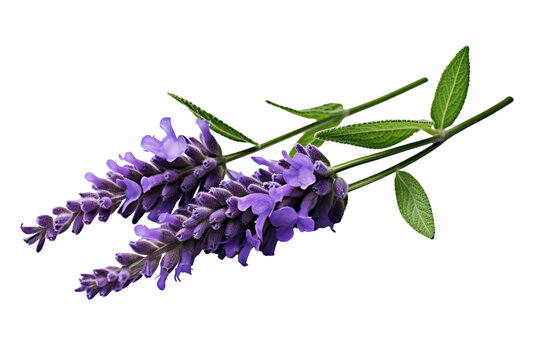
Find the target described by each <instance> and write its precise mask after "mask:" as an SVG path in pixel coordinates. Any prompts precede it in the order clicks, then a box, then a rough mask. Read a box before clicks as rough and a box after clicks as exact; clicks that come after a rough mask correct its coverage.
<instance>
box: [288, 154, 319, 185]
mask: <svg viewBox="0 0 540 360" xmlns="http://www.w3.org/2000/svg"><path fill="white" fill-rule="evenodd" d="M282 154H283V157H284V158H285V160H286V161H287V162H288V163H289V164H290V165H291V167H290V168H289V169H287V170H285V171H283V178H284V179H285V181H286V182H287V184H289V185H291V186H299V187H301V188H302V189H305V188H307V187H308V186H309V185H311V184H313V183H314V182H315V175H314V174H313V170H314V168H313V163H312V162H311V159H310V158H309V156H307V155H304V154H300V153H296V154H294V157H293V158H292V159H291V157H290V156H289V154H287V152H286V151H283V152H282Z"/></svg>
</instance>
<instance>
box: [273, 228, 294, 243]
mask: <svg viewBox="0 0 540 360" xmlns="http://www.w3.org/2000/svg"><path fill="white" fill-rule="evenodd" d="M293 235H294V230H293V228H292V227H280V228H277V229H276V237H277V239H278V240H279V241H289V240H291V239H292V237H293Z"/></svg>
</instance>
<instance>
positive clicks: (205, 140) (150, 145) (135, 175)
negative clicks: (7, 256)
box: [21, 118, 225, 252]
mask: <svg viewBox="0 0 540 360" xmlns="http://www.w3.org/2000/svg"><path fill="white" fill-rule="evenodd" d="M197 124H198V125H199V127H200V129H201V132H202V133H201V136H200V139H199V140H197V139H195V138H186V137H184V136H182V135H180V136H177V135H176V134H175V132H174V130H173V128H172V125H171V119H170V118H163V119H162V120H161V123H160V126H161V128H162V129H163V130H164V131H165V134H166V136H165V137H164V138H162V139H161V140H158V139H156V138H155V137H153V136H149V135H147V136H145V137H143V139H142V141H141V146H142V148H143V149H144V150H145V151H148V152H151V153H153V154H154V156H153V157H152V159H151V160H150V162H149V163H148V162H145V161H142V160H139V159H137V158H136V157H135V156H134V155H133V154H132V153H131V152H128V153H126V154H125V155H124V156H120V159H121V160H123V161H124V162H126V163H127V164H125V165H119V164H118V163H117V162H116V161H114V160H109V161H107V166H108V167H109V169H110V171H109V172H108V173H107V176H106V178H99V177H98V176H96V175H94V174H92V173H87V174H86V176H85V178H86V180H88V181H89V182H91V183H92V184H93V185H92V188H93V190H94V191H92V192H86V193H81V194H80V196H81V198H80V199H77V200H71V201H68V202H67V203H66V206H65V207H55V208H54V209H53V210H52V213H53V215H54V217H52V216H50V215H41V216H38V218H37V226H22V225H21V230H22V231H23V232H24V233H25V234H28V235H30V236H29V237H27V238H26V239H25V241H26V242H27V243H28V244H30V245H31V244H34V243H36V242H37V248H36V250H37V251H38V252H39V251H41V249H42V248H43V245H44V244H45V240H46V239H49V240H50V241H54V240H55V239H56V237H57V236H58V234H61V233H63V232H65V231H66V230H68V229H69V228H70V227H71V229H72V231H73V233H75V234H79V233H80V232H81V231H82V229H83V227H84V225H89V224H91V223H92V221H94V219H95V218H96V217H97V218H98V220H100V221H107V219H108V218H109V216H110V215H111V214H112V213H113V212H114V211H116V210H118V213H120V215H122V216H123V217H124V218H128V217H130V216H133V217H132V222H133V223H134V224H135V223H137V222H138V221H139V220H140V219H141V217H142V216H143V215H144V214H146V213H148V218H149V219H150V220H152V221H157V220H158V219H159V216H160V215H161V214H167V213H171V212H172V211H173V210H174V209H175V208H176V207H177V206H178V205H179V204H180V205H184V204H188V203H190V202H191V201H192V199H193V197H194V194H195V193H196V192H197V191H198V190H203V189H210V188H211V187H214V186H217V185H218V184H219V182H220V181H221V179H223V176H224V175H225V166H224V165H220V164H219V163H218V159H219V157H221V148H220V146H219V144H218V143H217V141H216V139H215V138H214V136H213V135H212V134H211V133H210V129H209V124H208V122H206V121H203V120H197Z"/></svg>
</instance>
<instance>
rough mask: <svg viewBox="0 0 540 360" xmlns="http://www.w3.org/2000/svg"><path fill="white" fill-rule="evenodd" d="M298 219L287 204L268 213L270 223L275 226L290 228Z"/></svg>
mask: <svg viewBox="0 0 540 360" xmlns="http://www.w3.org/2000/svg"><path fill="white" fill-rule="evenodd" d="M297 220H298V214H297V213H296V211H295V210H294V209H293V208H292V207H289V206H285V207H282V208H281V209H278V210H276V211H274V212H273V213H272V215H270V223H271V224H272V225H274V226H276V227H289V228H292V227H293V226H294V225H295V224H296V221H297Z"/></svg>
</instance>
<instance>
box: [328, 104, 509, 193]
mask: <svg viewBox="0 0 540 360" xmlns="http://www.w3.org/2000/svg"><path fill="white" fill-rule="evenodd" d="M512 101H514V99H513V98H512V97H510V96H509V97H507V98H506V99H504V100H502V101H501V102H499V103H498V104H495V105H493V106H492V107H490V108H489V109H487V110H486V111H484V112H482V113H480V114H478V115H476V116H473V117H472V118H470V119H468V120H466V121H464V122H462V123H461V124H458V125H456V126H454V127H453V128H451V129H449V130H448V131H446V133H445V134H443V135H441V136H439V137H431V138H427V139H424V140H420V141H417V142H415V143H411V144H408V145H409V149H412V148H414V147H417V146H421V145H417V144H419V143H421V142H422V141H424V142H425V144H428V143H430V142H434V141H433V139H434V138H437V140H438V141H437V142H435V143H434V144H433V145H431V146H429V147H427V148H426V149H424V150H422V151H420V152H418V153H416V154H415V155H413V156H411V157H409V158H407V159H405V160H403V161H402V162H400V163H397V164H396V165H394V166H391V167H389V168H387V169H385V170H383V171H381V172H378V173H376V174H374V175H371V176H369V177H367V178H365V179H362V180H358V181H356V182H353V183H351V184H349V191H353V190H356V189H359V188H361V187H363V186H366V185H368V184H371V183H373V182H375V181H377V180H380V179H382V178H384V177H386V176H388V175H391V174H393V173H394V172H396V171H397V170H399V169H402V168H404V167H406V166H408V165H410V164H412V163H414V162H415V161H417V160H420V159H421V158H423V157H424V156H426V155H427V154H429V153H430V152H432V151H433V150H435V149H436V148H438V147H439V146H441V145H442V144H443V143H444V142H445V141H446V140H448V139H450V138H451V137H452V136H454V135H456V134H458V133H460V132H462V131H463V130H465V129H467V128H468V127H470V126H472V125H474V124H476V123H478V122H480V121H482V120H484V119H485V118H487V117H488V116H491V115H493V114H495V113H496V112H497V111H499V110H501V109H502V108H504V107H506V106H508V105H510V104H511V103H512ZM428 140H430V141H428ZM415 144H416V145H415ZM425 144H424V145H425ZM412 145H414V146H412ZM411 146H412V147H411ZM405 147H407V145H403V146H399V147H397V148H394V149H390V150H386V151H382V152H380V153H377V154H372V155H368V156H364V157H363V158H359V159H355V160H352V161H348V162H346V163H343V164H340V165H337V166H336V167H334V170H335V169H338V168H341V167H342V168H343V169H342V170H345V169H348V168H350V167H352V166H356V165H359V164H360V163H365V162H368V161H366V160H364V162H362V161H361V160H362V159H366V158H370V159H369V161H373V160H371V158H373V159H374V160H376V159H377V158H381V157H385V156H389V155H384V156H382V154H383V153H388V152H393V153H395V154H397V153H398V152H401V151H405V150H408V149H405ZM399 148H401V150H400V151H395V150H398V149H399ZM392 150H394V151H392ZM390 155H393V154H390ZM353 162H356V164H355V165H352V166H349V165H347V164H349V163H353ZM344 165H345V166H344ZM338 171H341V170H338Z"/></svg>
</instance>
